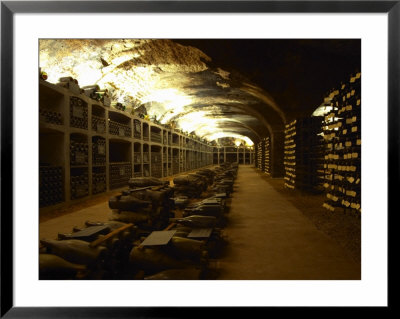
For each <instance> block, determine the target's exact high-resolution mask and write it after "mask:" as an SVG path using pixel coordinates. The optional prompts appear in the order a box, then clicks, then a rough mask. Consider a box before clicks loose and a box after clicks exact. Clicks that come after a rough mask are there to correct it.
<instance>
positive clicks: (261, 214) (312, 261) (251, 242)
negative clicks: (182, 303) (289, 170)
mask: <svg viewBox="0 0 400 319" xmlns="http://www.w3.org/2000/svg"><path fill="white" fill-rule="evenodd" d="M274 183H275V184H277V183H278V182H276V181H274V180H272V182H270V179H269V178H264V176H262V174H260V173H258V172H257V171H256V170H255V169H254V168H253V167H250V166H241V167H240V169H239V173H238V177H237V180H236V183H235V186H236V187H235V192H234V194H233V197H232V206H231V210H230V213H229V224H228V226H227V227H226V229H225V233H226V235H227V236H228V242H229V247H228V249H227V252H226V256H225V257H224V258H223V259H222V260H221V261H220V267H221V275H220V277H219V278H218V279H226V280H229V279H258V280H299V279H300V280H302V279H308V280H310V279H311V280H331V279H334V280H338V279H348V280H353V279H360V278H361V264H360V262H357V261H355V260H354V258H352V256H351V254H350V252H349V251H347V250H346V249H345V248H344V247H342V246H341V245H339V244H338V243H337V241H336V240H334V239H332V238H331V237H330V236H328V235H327V234H326V233H325V232H323V231H321V230H319V229H317V227H316V225H315V224H314V223H313V222H312V221H311V219H310V218H308V217H306V216H305V215H304V214H303V213H302V211H301V210H300V209H299V208H298V207H299V206H300V207H302V209H303V210H310V207H313V210H315V211H316V210H317V208H316V207H317V206H316V205H317V203H312V199H311V198H309V199H306V200H304V201H302V202H299V201H297V200H296V198H295V195H293V194H285V192H283V191H281V192H278V191H277V190H276V189H275V187H278V185H275V187H273V186H272V184H274ZM278 188H279V187H278ZM296 196H297V195H296ZM294 201H297V202H296V205H294V204H293V202H294ZM308 201H311V202H310V203H308ZM319 210H320V211H322V207H321V208H319ZM349 227H350V226H349Z"/></svg>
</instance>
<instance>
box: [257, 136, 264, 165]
mask: <svg viewBox="0 0 400 319" xmlns="http://www.w3.org/2000/svg"><path fill="white" fill-rule="evenodd" d="M262 153H263V143H262V142H260V143H258V144H257V168H258V169H260V170H263V163H262V159H263V154H262Z"/></svg>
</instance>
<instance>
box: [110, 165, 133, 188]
mask: <svg viewBox="0 0 400 319" xmlns="http://www.w3.org/2000/svg"><path fill="white" fill-rule="evenodd" d="M131 177H132V168H131V163H129V162H122V163H111V164H110V189H115V188H119V187H125V186H127V185H128V181H129V179H130V178H131Z"/></svg>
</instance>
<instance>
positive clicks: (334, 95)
mask: <svg viewBox="0 0 400 319" xmlns="http://www.w3.org/2000/svg"><path fill="white" fill-rule="evenodd" d="M328 98H329V99H330V104H331V110H330V112H329V113H328V114H326V115H325V118H324V126H323V136H324V140H325V160H324V177H325V180H324V185H323V186H324V188H325V193H326V201H325V203H324V204H323V206H324V207H325V208H326V209H327V210H329V211H332V212H335V211H339V210H344V211H345V212H352V213H355V214H357V215H360V214H361V73H356V74H354V75H353V76H351V77H350V79H349V81H347V82H345V83H342V84H341V86H340V87H339V88H338V89H336V90H334V91H332V92H331V93H330V95H329V97H328Z"/></svg>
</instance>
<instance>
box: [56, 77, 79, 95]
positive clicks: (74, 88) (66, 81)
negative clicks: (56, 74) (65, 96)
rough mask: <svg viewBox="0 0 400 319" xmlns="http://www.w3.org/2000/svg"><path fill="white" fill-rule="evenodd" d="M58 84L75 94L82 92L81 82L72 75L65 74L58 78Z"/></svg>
mask: <svg viewBox="0 0 400 319" xmlns="http://www.w3.org/2000/svg"><path fill="white" fill-rule="evenodd" d="M57 85H59V86H62V87H64V88H66V89H68V90H70V91H71V92H72V93H74V94H77V95H78V94H81V88H80V87H79V83H78V80H77V79H74V78H73V77H71V76H65V77H61V78H59V79H58V83H57Z"/></svg>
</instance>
